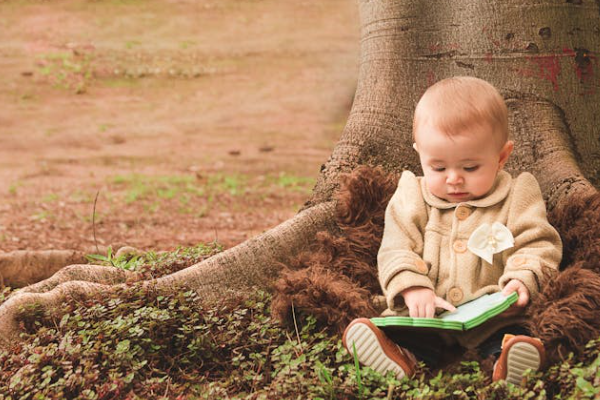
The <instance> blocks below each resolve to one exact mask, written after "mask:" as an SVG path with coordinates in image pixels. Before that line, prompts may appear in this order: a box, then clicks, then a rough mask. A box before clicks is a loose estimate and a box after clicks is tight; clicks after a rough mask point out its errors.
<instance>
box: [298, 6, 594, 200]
mask: <svg viewBox="0 0 600 400" xmlns="http://www.w3.org/2000/svg"><path fill="white" fill-rule="evenodd" d="M360 18H361V26H362V28H361V63H360V71H359V79H358V87H357V91H356V95H355V99H354V104H353V106H352V110H351V112H350V115H349V118H348V123H347V125H346V127H345V129H344V132H343V134H342V137H341V139H340V141H339V143H338V145H337V146H336V148H335V149H334V151H333V154H332V156H331V157H330V159H329V160H328V162H327V163H326V164H325V165H324V166H323V170H322V174H321V177H320V179H319V181H318V183H317V186H316V187H315V190H314V193H313V196H312V198H311V199H310V200H309V202H308V203H307V206H310V205H313V204H317V203H319V202H321V201H326V200H328V199H330V198H331V195H332V193H333V191H334V190H335V188H336V187H337V184H338V176H339V174H340V173H342V172H345V171H349V170H351V169H353V168H354V167H355V166H356V165H358V164H371V165H381V166H383V167H384V168H385V169H387V170H390V171H396V172H399V171H402V170H404V169H409V170H412V171H413V172H417V173H418V172H420V167H419V166H418V160H417V157H416V154H415V152H414V151H413V149H412V147H411V144H412V115H413V111H414V107H415V105H416V103H417V101H418V100H419V98H420V96H421V95H422V94H423V92H424V91H425V90H426V89H427V87H429V86H430V85H431V84H433V83H435V82H437V81H438V80H441V79H443V78H446V77H450V76H455V75H472V76H477V77H479V78H482V79H485V80H487V81H489V82H491V83H492V84H493V85H494V86H496V87H497V88H498V89H499V90H500V91H501V92H502V93H503V94H504V95H505V97H506V98H507V99H508V100H510V102H511V103H512V107H511V113H512V115H511V128H512V129H511V130H512V134H513V136H514V138H515V139H516V142H517V148H516V151H515V155H516V157H514V158H513V160H512V162H510V164H509V165H508V169H509V171H511V172H513V173H515V172H519V171H523V170H530V169H531V167H532V164H531V163H527V164H525V163H521V162H516V161H517V160H519V159H520V160H523V159H524V158H523V157H525V154H524V153H526V152H528V151H530V150H531V149H532V147H531V146H530V145H531V144H532V143H533V142H531V140H530V139H535V140H542V141H544V140H546V139H550V138H551V136H553V135H555V134H558V135H559V136H560V140H561V141H564V142H565V143H567V144H568V145H569V146H571V147H572V152H573V156H574V157H576V160H577V162H578V163H579V166H580V168H581V170H582V173H581V175H582V177H585V178H586V179H588V180H590V181H592V182H593V183H594V184H595V185H596V186H597V185H598V183H600V157H599V155H600V142H599V137H598V135H597V134H596V133H595V132H596V129H597V128H596V127H597V126H598V124H599V122H600V113H599V112H598V111H599V109H600V73H599V71H598V59H597V55H598V54H599V51H600V4H599V3H598V2H590V1H587V2H583V1H564V2H560V3H557V2H556V1H554V0H543V1H538V0H525V1H521V0H518V1H517V0H503V1H467V0H440V1H423V0H412V1H404V0H403V1H392V0H362V1H361V2H360ZM537 102H539V103H545V104H546V106H544V107H542V105H541V104H540V107H541V108H544V109H545V110H547V109H548V108H550V109H553V110H554V112H553V115H552V116H551V117H550V119H549V116H548V115H545V114H537V113H535V112H536V107H533V108H532V106H533V105H534V104H536V103H537ZM520 103H527V104H528V106H527V107H528V108H527V110H525V109H524V108H522V106H521V105H520ZM523 111H526V112H525V113H523ZM524 123H526V124H527V126H526V127H527V128H528V129H535V130H533V131H525V130H523V129H521V128H522V127H523V124H524ZM551 127H552V128H551ZM523 135H526V136H525V137H524V136H523ZM532 135H533V136H534V137H533V136H532ZM551 140H558V139H551ZM538 155H541V154H539V153H538ZM544 156H546V155H544ZM548 157H549V159H550V160H552V159H554V160H556V161H559V162H550V165H552V169H557V168H560V160H561V159H562V157H563V156H562V155H561V153H557V154H554V155H548ZM535 175H536V177H537V178H538V179H540V175H539V174H535ZM578 179H579V178H578ZM545 193H546V194H547V195H548V192H545Z"/></svg>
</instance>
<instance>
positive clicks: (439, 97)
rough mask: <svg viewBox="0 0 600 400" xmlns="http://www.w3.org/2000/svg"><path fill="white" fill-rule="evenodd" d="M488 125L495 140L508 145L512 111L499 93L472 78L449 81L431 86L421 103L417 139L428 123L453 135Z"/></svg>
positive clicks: (415, 124)
mask: <svg viewBox="0 0 600 400" xmlns="http://www.w3.org/2000/svg"><path fill="white" fill-rule="evenodd" d="M486 122H487V123H488V124H490V126H491V128H492V130H493V132H494V139H495V140H497V141H498V143H500V144H501V145H504V143H506V141H507V140H508V112H507V109H506V103H504V99H503V98H502V96H501V95H500V93H498V90H496V88H495V87H494V86H492V85H491V84H490V83H488V82H486V81H484V80H482V79H479V78H475V77H471V76H456V77H452V78H447V79H443V80H441V81H439V82H437V83H435V84H434V85H432V86H430V87H429V88H428V89H427V90H426V91H425V93H424V94H423V96H422V97H421V100H419V103H417V107H416V109H415V116H414V119H413V140H414V139H415V137H416V133H417V131H418V129H419V128H420V127H421V126H423V125H425V124H431V125H432V126H434V127H436V128H437V129H440V130H442V131H443V132H444V133H446V134H447V135H449V136H452V135H455V134H458V133H461V132H465V131H468V130H469V129H472V128H473V127H476V126H478V125H484V124H485V123H486Z"/></svg>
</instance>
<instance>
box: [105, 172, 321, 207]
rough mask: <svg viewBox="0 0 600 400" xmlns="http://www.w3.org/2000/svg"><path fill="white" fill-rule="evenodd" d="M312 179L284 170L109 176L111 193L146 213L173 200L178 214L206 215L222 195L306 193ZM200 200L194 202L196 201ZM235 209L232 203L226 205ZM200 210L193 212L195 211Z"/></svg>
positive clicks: (237, 199) (252, 196) (245, 197)
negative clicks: (252, 173) (260, 174)
mask: <svg viewBox="0 0 600 400" xmlns="http://www.w3.org/2000/svg"><path fill="white" fill-rule="evenodd" d="M314 182H315V180H314V179H313V178H307V177H302V176H296V175H292V174H287V173H279V174H270V175H266V176H263V177H262V178H257V177H253V176H249V175H245V174H237V173H233V174H225V173H216V174H211V175H208V176H206V177H202V178H201V179H198V178H196V177H195V176H192V175H178V176H172V175H171V176H152V175H141V174H129V175H117V176H113V177H112V178H110V179H109V184H110V185H111V189H109V191H110V192H111V193H113V194H115V195H116V194H117V193H119V195H118V196H120V198H121V199H122V200H123V201H124V202H125V203H126V204H132V203H136V202H142V203H144V204H145V209H146V211H148V212H157V211H158V210H159V209H160V204H161V201H167V202H168V201H176V202H177V209H178V212H179V213H181V214H194V213H198V215H199V216H203V215H206V214H207V213H208V212H209V211H210V210H211V209H212V208H213V207H215V206H216V203H217V202H218V201H219V200H220V199H222V198H223V197H229V198H231V199H232V200H234V203H235V202H246V201H247V200H248V199H256V200H260V199H263V198H265V197H267V196H270V195H274V194H279V193H281V192H282V191H284V192H288V193H289V192H299V193H306V194H308V193H310V190H311V189H312V187H313V186H314ZM195 200H202V202H201V204H200V205H198V201H196V202H195ZM228 207H229V208H235V204H233V205H232V204H229V205H228ZM198 209H199V210H200V211H197V210H198Z"/></svg>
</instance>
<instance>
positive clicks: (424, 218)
mask: <svg viewBox="0 0 600 400" xmlns="http://www.w3.org/2000/svg"><path fill="white" fill-rule="evenodd" d="M494 222H500V223H502V224H503V225H505V226H506V227H507V228H508V229H509V230H510V231H511V233H512V235H513V237H514V240H515V244H514V247H512V248H509V249H507V250H504V251H503V252H501V253H497V254H494V257H493V264H489V263H488V262H486V261H485V260H483V259H482V258H480V257H479V256H477V255H475V254H474V253H472V252H471V251H470V250H469V249H468V248H467V241H468V240H469V237H470V236H471V234H472V233H473V231H474V230H475V229H476V228H477V227H479V226H480V225H481V224H483V223H488V224H490V225H491V224H493V223H494ZM561 256H562V243H561V241H560V237H559V235H558V233H557V232H556V230H555V229H554V228H553V227H552V226H551V225H550V223H549V222H548V220H547V218H546V208H545V205H544V200H543V198H542V194H541V191H540V188H539V185H538V183H537V181H536V180H535V178H534V177H533V175H531V174H529V173H522V174H521V175H519V176H518V177H517V178H516V179H513V178H512V177H511V176H510V175H509V174H508V173H507V172H505V171H500V173H499V174H498V176H497V177H496V181H495V183H494V186H493V187H492V189H491V191H490V193H489V194H488V195H487V196H485V197H483V198H480V199H477V200H470V201H466V202H464V203H449V202H447V201H445V200H442V199H440V198H438V197H435V196H434V195H432V194H431V193H430V192H429V190H428V189H427V185H426V184H425V180H424V179H423V178H422V177H416V176H415V175H414V174H413V173H412V172H409V171H405V172H404V173H403V174H402V176H401V178H400V181H399V183H398V188H397V190H396V192H395V193H394V195H393V197H392V198H391V200H390V202H389V204H388V206H387V208H386V213H385V227H384V232H383V239H382V242H381V247H380V249H379V253H378V257H377V260H378V271H379V281H380V284H381V287H382V289H383V293H384V295H385V297H386V302H387V306H388V310H386V311H385V312H384V315H407V313H408V311H407V309H406V305H405V304H404V300H403V298H402V296H401V295H400V292H402V291H403V290H404V289H407V288H409V287H413V286H422V287H428V288H431V289H432V290H434V291H435V293H436V295H437V296H439V297H442V298H444V299H446V300H447V301H449V302H450V303H452V304H454V305H460V304H463V303H465V302H468V301H470V300H473V299H475V298H477V297H479V296H482V295H484V294H487V293H493V292H497V291H500V290H502V288H503V287H504V286H505V285H506V284H507V283H508V282H509V281H510V280H511V279H518V280H520V281H521V282H523V284H525V286H526V287H527V289H529V294H530V298H534V297H535V296H536V295H537V294H538V292H539V290H540V282H541V280H542V278H543V277H544V272H546V273H549V274H550V276H552V274H553V273H555V272H556V271H557V270H558V265H559V263H560V259H561ZM523 319H524V317H523V316H518V317H510V318H506V317H502V316H499V317H496V318H495V319H493V320H492V321H489V322H487V323H486V324H484V325H482V326H481V327H478V328H475V329H473V330H471V331H468V332H465V333H459V334H449V336H448V341H450V342H451V341H454V340H456V341H458V343H460V344H461V345H463V346H465V347H467V348H472V347H475V346H477V345H478V344H479V343H481V342H482V341H483V340H484V339H485V338H486V337H488V336H489V335H490V334H492V333H493V332H494V331H495V330H497V329H500V328H501V327H503V326H507V325H511V324H514V323H522V322H523Z"/></svg>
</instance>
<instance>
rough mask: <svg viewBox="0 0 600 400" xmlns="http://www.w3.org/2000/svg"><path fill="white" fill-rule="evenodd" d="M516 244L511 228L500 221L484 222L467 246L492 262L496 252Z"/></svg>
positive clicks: (472, 235)
mask: <svg viewBox="0 0 600 400" xmlns="http://www.w3.org/2000/svg"><path fill="white" fill-rule="evenodd" d="M514 245H515V238H514V237H513V235H512V233H510V230H508V228H507V227H506V226H504V225H502V224H501V223H500V222H494V223H493V224H492V225H490V224H487V223H485V224H482V225H481V226H479V227H478V228H477V229H475V231H474V232H473V233H472V234H471V237H470V238H469V241H468V242H467V248H468V249H469V250H471V252H473V253H474V254H477V255H478V256H479V257H481V258H483V259H484V260H485V261H487V262H488V263H490V264H492V263H493V259H494V254H496V253H500V252H502V251H504V250H506V249H510V248H511V247H514Z"/></svg>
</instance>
